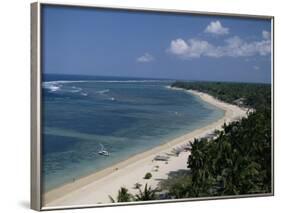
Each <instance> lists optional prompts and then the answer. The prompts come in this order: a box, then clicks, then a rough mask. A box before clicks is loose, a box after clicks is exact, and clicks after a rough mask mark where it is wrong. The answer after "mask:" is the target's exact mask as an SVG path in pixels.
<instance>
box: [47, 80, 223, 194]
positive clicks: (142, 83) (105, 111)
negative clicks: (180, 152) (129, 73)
mask: <svg viewBox="0 0 281 213" xmlns="http://www.w3.org/2000/svg"><path fill="white" fill-rule="evenodd" d="M171 83H172V81H168V80H165V81H164V80H149V79H127V78H126V79H125V78H102V77H99V78H94V77H93V78H89V77H85V76H56V75H54V76H52V75H48V76H46V77H45V78H44V83H43V117H42V119H43V135H42V136H43V148H42V153H43V178H44V179H43V188H44V190H49V189H52V188H55V187H57V186H59V185H62V184H64V183H66V182H69V181H73V179H77V178H79V177H81V176H85V175H87V174H90V173H92V172H94V171H97V170H100V169H102V168H105V167H107V166H110V165H112V164H114V163H117V162H119V161H121V160H125V159H127V158H128V157H129V156H132V155H134V154H136V153H139V152H143V151H146V150H148V149H150V148H152V147H155V146H157V145H159V144H162V143H165V142H167V141H168V140H171V139H173V138H175V137H177V136H180V135H182V134H184V133H187V132H190V131H192V130H194V129H196V128H198V127H201V126H204V125H207V124H209V123H212V122H213V121H215V120H217V119H219V118H221V117H222V116H223V115H224V111H223V110H221V109H219V108H216V107H214V106H212V105H210V104H208V103H206V102H203V101H202V100H201V99H199V98H198V97H195V96H193V95H191V94H188V93H186V92H184V91H179V90H171V89H169V88H168V87H167V86H168V85H170V84H171ZM100 144H103V146H104V147H105V149H106V150H108V151H109V152H110V156H109V157H106V156H101V155H99V154H98V151H99V150H100Z"/></svg>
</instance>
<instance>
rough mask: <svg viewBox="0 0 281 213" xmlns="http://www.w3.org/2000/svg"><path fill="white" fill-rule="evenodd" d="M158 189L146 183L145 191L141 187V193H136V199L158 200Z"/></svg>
mask: <svg viewBox="0 0 281 213" xmlns="http://www.w3.org/2000/svg"><path fill="white" fill-rule="evenodd" d="M156 191H157V190H155V189H152V188H151V187H150V186H149V187H147V183H146V184H145V187H144V190H143V191H142V190H141V188H139V194H136V195H135V200H136V201H146V200H156V199H157V195H156Z"/></svg>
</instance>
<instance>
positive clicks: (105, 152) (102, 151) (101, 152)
mask: <svg viewBox="0 0 281 213" xmlns="http://www.w3.org/2000/svg"><path fill="white" fill-rule="evenodd" d="M100 146H101V149H100V151H99V152H98V153H99V155H104V156H109V152H108V151H106V150H105V148H104V146H103V145H102V144H100Z"/></svg>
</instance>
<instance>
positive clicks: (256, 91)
mask: <svg viewBox="0 0 281 213" xmlns="http://www.w3.org/2000/svg"><path fill="white" fill-rule="evenodd" d="M172 87H177V88H183V89H187V90H189V89H191V90H197V91H200V92H205V93H208V94H210V95H212V96H214V97H216V98H218V99H220V100H222V101H225V102H228V103H234V104H237V103H236V101H237V102H238V101H239V102H241V104H242V105H244V106H248V107H251V108H254V109H260V108H269V109H270V108H271V85H270V84H261V83H259V84H257V83H256V84H254V83H221V82H180V81H177V82H175V83H173V84H172ZM239 99H240V100H239Z"/></svg>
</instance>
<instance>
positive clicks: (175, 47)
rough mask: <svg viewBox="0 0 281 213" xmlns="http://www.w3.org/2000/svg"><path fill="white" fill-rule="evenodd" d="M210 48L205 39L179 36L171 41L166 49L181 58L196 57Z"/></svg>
mask: <svg viewBox="0 0 281 213" xmlns="http://www.w3.org/2000/svg"><path fill="white" fill-rule="evenodd" d="M209 48H212V47H211V46H210V45H209V43H208V42H207V41H200V40H196V39H189V40H187V41H184V40H183V39H181V38H178V39H176V40H173V41H171V44H170V48H169V49H168V51H169V52H170V53H172V54H175V55H178V56H180V57H183V58H198V57H200V56H201V55H202V54H204V53H206V52H208V49H209Z"/></svg>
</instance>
